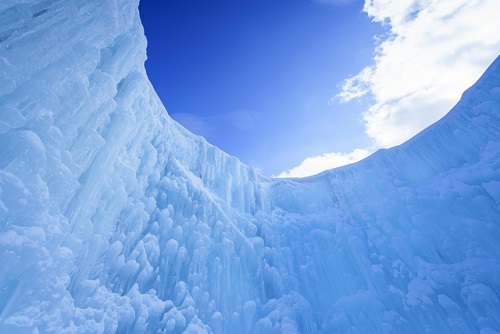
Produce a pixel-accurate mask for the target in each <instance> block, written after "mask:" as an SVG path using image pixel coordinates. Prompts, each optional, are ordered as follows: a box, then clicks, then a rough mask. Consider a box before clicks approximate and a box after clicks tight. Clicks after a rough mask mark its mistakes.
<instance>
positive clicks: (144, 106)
mask: <svg viewBox="0 0 500 334" xmlns="http://www.w3.org/2000/svg"><path fill="white" fill-rule="evenodd" d="M137 7H138V0H106V1H102V0H2V1H1V3H0V259H1V264H2V265H1V268H0V332H1V333H114V332H118V333H125V332H130V333H158V332H162V333H163V332H165V333H183V332H185V333H335V332H339V333H425V332H432V333H483V334H487V333H498V332H500V297H499V296H500V262H499V261H500V246H499V245H500V120H499V115H500V59H497V60H496V61H495V62H494V63H493V64H492V65H491V67H490V68H489V69H488V70H487V72H486V73H485V74H484V75H483V77H482V78H481V79H480V80H479V81H478V82H477V84H476V85H474V86H473V87H472V88H470V89H469V90H468V91H467V92H465V93H464V95H463V98H462V100H461V101H460V102H459V103H458V104H457V106H456V107H455V108H454V109H452V111H451V112H450V113H449V114H448V115H447V116H446V117H445V118H443V119H442V120H440V121H439V122H437V123H436V124H434V125H433V126H431V127H429V128H428V129H426V130H425V131H423V132H422V133H421V134H419V135H417V136H416V137H414V138H413V139H411V140H410V141H408V142H407V143H405V144H403V145H401V146H399V147H396V148H393V149H389V150H382V151H379V152H377V153H375V154H374V155H373V156H371V157H369V158H367V159H365V160H363V161H361V162H359V163H356V164H353V165H350V166H345V167H342V168H338V169H334V170H331V171H327V172H324V173H322V174H319V175H317V176H313V177H309V178H306V179H279V180H273V179H268V178H265V177H263V176H261V175H259V174H258V173H257V172H256V171H255V170H254V169H253V168H250V167H247V166H245V165H242V164H241V163H240V162H239V161H238V159H237V158H234V157H231V156H228V155H227V154H225V153H223V152H221V151H220V150H219V149H217V148H216V147H214V146H211V145H210V144H208V143H207V142H206V141H205V140H204V139H203V138H200V137H197V136H194V135H192V134H191V133H189V132H188V131H186V130H185V129H184V128H182V127H181V126H180V125H178V124H177V123H175V122H174V121H172V120H171V119H170V118H169V116H168V114H167V112H166V111H165V109H164V107H163V106H162V104H161V102H160V100H159V99H158V97H157V96H156V94H155V92H154V89H153V87H152V86H151V84H150V83H149V81H148V78H147V76H146V72H145V69H144V61H145V58H146V39H145V37H144V33H143V28H142V26H141V23H140V19H139V13H138V9H137Z"/></svg>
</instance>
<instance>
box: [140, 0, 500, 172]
mask: <svg viewBox="0 0 500 334" xmlns="http://www.w3.org/2000/svg"><path fill="white" fill-rule="evenodd" d="M363 5H364V3H363V1H347V3H342V4H340V5H339V1H331V0H317V1H316V2H313V1H308V0H273V1H269V0H253V1H235V0H217V1H206V0H183V1H162V2H157V1H153V0H141V5H140V11H141V18H142V20H143V24H144V27H145V32H146V36H147V38H148V61H147V62H146V69H147V71H148V75H149V77H150V79H151V81H152V83H153V85H154V87H155V89H156V91H157V93H158V95H159V96H160V98H161V99H162V101H163V103H164V105H165V106H166V108H167V110H168V112H169V114H170V115H171V116H172V117H173V118H174V119H175V120H177V121H178V122H180V123H181V124H183V125H184V126H185V127H187V128H188V129H189V130H190V131H191V132H193V133H195V134H198V135H201V136H203V137H205V138H206V139H207V140H208V141H209V142H210V143H212V144H214V145H216V146H218V147H220V148H221V149H222V150H224V151H225V152H227V153H229V154H232V155H235V156H237V157H238V158H240V160H242V161H243V162H244V163H246V164H249V165H252V166H255V167H257V168H258V169H259V170H260V171H261V172H262V173H263V174H265V175H268V176H271V175H279V174H280V173H283V172H285V171H287V170H288V171H289V172H288V173H284V174H282V175H288V176H305V175H310V174H312V173H315V172H318V171H320V170H322V169H325V168H331V167H332V166H336V165H339V164H342V163H347V162H350V161H354V160H357V159H359V158H361V157H363V156H365V155H366V154H367V153H368V152H372V151H374V150H375V149H377V148H380V147H390V146H393V145H396V144H399V143H401V142H402V141H404V140H406V139H408V138H409V137H410V136H412V135H414V134H415V133H416V132H418V131H420V130H421V129H423V128H424V127H425V126H427V125H429V124H431V123H432V122H434V121H435V120H437V119H438V118H440V117H442V116H443V115H444V114H445V113H446V111H448V110H449V108H450V107H451V106H452V105H453V104H454V103H456V102H457V101H458V98H459V96H460V93H461V92H462V91H463V90H464V89H465V88H467V87H468V86H470V85H471V84H472V83H473V82H474V81H475V80H477V78H478V76H479V75H480V73H482V72H483V71H484V70H485V69H486V66H487V65H488V64H489V63H491V61H493V59H494V58H495V57H496V56H497V55H498V53H499V51H500V40H499V38H498V37H497V36H496V35H498V34H497V33H496V32H497V31H500V27H498V24H497V23H496V21H499V20H496V19H494V18H493V14H494V13H495V12H498V11H497V9H500V8H498V7H499V5H498V1H496V0H477V1H465V0H453V1H451V0H429V1H417V0H407V1H397V0H372V1H370V4H368V5H365V7H364V8H363ZM492 13H493V14H492ZM444 18H446V20H445V19H444ZM485 22H486V23H485ZM382 23H383V24H384V26H382ZM478 26H482V28H481V29H479V28H478ZM444 28H445V29H444ZM471 30H472V31H471ZM465 31H468V32H469V33H468V34H467V36H464V34H461V33H462V32H465ZM434 32H436V33H435V34H434ZM437 32H439V33H437ZM456 34H458V36H461V37H460V38H456V37H454V36H455V35H456ZM434 35H435V36H434ZM469 35H470V37H468V36H469ZM443 39H445V41H446V42H445V43H444V44H445V45H446V48H443V47H442V45H443ZM464 47H466V48H471V47H472V48H476V49H477V52H476V53H473V54H471V53H467V52H464V51H463V50H464ZM460 50H462V51H460ZM460 52H461V53H460ZM452 59H453V61H452ZM443 63H444V64H445V66H443ZM457 71H458V72H459V74H456V73H455V74H453V73H454V72H457ZM462 72H463V73H462ZM447 76H449V77H447ZM443 78H446V80H444V79H443ZM448 79H451V80H448ZM450 81H451V82H452V84H450ZM450 86H452V87H450ZM422 87H425V89H422ZM340 101H344V102H346V103H340ZM334 160H335V163H333V161H334ZM332 163H333V165H332ZM294 167H295V169H294ZM292 171H293V172H292Z"/></svg>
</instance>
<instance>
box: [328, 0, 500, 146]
mask: <svg viewBox="0 0 500 334" xmlns="http://www.w3.org/2000/svg"><path fill="white" fill-rule="evenodd" d="M364 11H365V12H366V13H368V15H370V16H371V17H372V18H373V20H374V21H376V22H381V23H383V24H386V25H388V28H389V29H390V33H389V34H388V37H386V39H385V40H383V41H382V42H381V43H380V45H379V46H378V48H377V50H376V56H375V59H374V64H373V65H372V66H369V67H366V68H365V69H363V70H362V71H361V72H360V73H359V74H358V75H356V76H354V77H351V78H348V79H346V80H345V81H344V83H343V86H342V91H341V92H340V93H339V94H338V95H337V98H338V99H340V100H341V101H343V102H346V101H350V100H352V99H355V98H359V97H361V96H363V95H366V94H370V95H371V96H372V97H373V98H374V103H373V104H372V105H371V107H370V108H369V110H368V111H367V112H365V113H364V115H363V118H364V121H365V125H366V133H367V135H368V136H369V137H371V138H373V139H374V141H375V143H376V145H378V146H379V147H390V146H394V145H397V144H400V143H402V142H403V141H405V140H407V139H409V138H410V137H412V136H413V135H415V134H416V133H418V132H419V131H421V130H422V129H424V128H425V127H426V126H428V125H430V124H432V123H433V122H435V121H437V120H438V119H439V118H441V117H442V116H443V115H444V114H446V113H447V112H448V111H449V109H451V107H453V105H454V104H455V103H456V102H458V100H459V98H460V96H461V93H462V92H463V91H464V90H465V89H467V88H468V87H469V86H471V85H472V84H473V83H474V82H475V81H476V80H477V79H478V78H479V76H480V75H481V74H482V73H483V72H484V71H485V70H486V68H487V66H488V65H489V64H490V63H491V62H492V61H493V60H494V59H495V58H496V57H497V56H498V55H499V53H500V34H499V31H500V20H499V19H498V13H500V1H498V0H366V1H365V5H364Z"/></svg>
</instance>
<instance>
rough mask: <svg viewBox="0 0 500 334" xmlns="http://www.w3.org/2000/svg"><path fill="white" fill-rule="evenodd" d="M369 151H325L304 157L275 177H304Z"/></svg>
mask: <svg viewBox="0 0 500 334" xmlns="http://www.w3.org/2000/svg"><path fill="white" fill-rule="evenodd" d="M370 153H371V152H369V151H368V150H362V149H356V150H354V151H352V152H350V153H340V152H334V153H326V154H323V155H319V156H316V157H310V158H307V159H305V160H304V161H302V162H301V163H300V165H298V166H297V167H294V168H292V169H290V170H288V171H286V172H283V173H281V174H279V175H278V176H276V177H305V176H310V175H314V174H318V173H320V172H322V171H325V170H328V169H332V168H336V167H340V166H344V165H347V164H351V163H353V162H357V161H359V160H361V159H364V158H366V157H367V156H368V155H370Z"/></svg>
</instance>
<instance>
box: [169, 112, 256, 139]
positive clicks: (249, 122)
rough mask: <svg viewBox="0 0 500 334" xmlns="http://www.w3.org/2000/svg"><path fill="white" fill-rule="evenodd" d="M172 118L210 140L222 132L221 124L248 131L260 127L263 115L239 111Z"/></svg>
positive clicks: (179, 114)
mask: <svg viewBox="0 0 500 334" xmlns="http://www.w3.org/2000/svg"><path fill="white" fill-rule="evenodd" d="M170 116H171V117H172V118H173V119H175V120H176V121H177V122H179V123H180V124H182V125H183V126H184V127H185V128H186V129H188V130H189V131H191V132H193V133H194V134H197V135H199V136H203V137H205V138H206V139H208V140H209V139H210V138H211V136H212V134H213V133H214V131H216V130H219V131H220V129H221V128H222V127H221V123H224V127H226V128H234V129H237V130H238V131H248V130H252V129H254V128H255V127H257V126H258V124H259V122H260V120H261V119H262V117H263V114H262V113H260V112H256V111H247V110H238V111H233V112H227V113H223V114H218V115H207V116H201V115H195V114H189V113H172V114H170Z"/></svg>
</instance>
